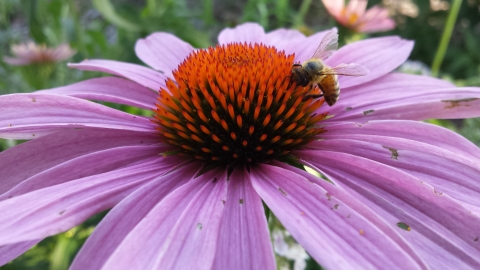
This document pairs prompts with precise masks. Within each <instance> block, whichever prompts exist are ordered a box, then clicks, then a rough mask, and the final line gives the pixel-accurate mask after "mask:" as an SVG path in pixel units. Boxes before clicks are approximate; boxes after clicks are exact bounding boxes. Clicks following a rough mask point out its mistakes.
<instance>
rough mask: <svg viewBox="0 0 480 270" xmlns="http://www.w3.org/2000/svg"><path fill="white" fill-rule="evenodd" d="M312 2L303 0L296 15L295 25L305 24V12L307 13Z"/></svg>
mask: <svg viewBox="0 0 480 270" xmlns="http://www.w3.org/2000/svg"><path fill="white" fill-rule="evenodd" d="M311 4H312V0H303V1H302V5H301V6H300V9H299V10H298V13H297V16H296V17H295V26H296V27H298V26H302V25H303V24H304V18H305V14H307V11H308V9H309V8H310V5H311Z"/></svg>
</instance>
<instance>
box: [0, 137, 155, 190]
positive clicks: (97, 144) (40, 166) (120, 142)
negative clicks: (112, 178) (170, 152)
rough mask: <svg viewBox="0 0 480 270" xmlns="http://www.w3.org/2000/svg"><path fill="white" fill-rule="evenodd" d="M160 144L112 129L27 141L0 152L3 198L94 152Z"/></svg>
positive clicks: (151, 139) (0, 187) (153, 138)
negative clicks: (29, 181)
mask: <svg viewBox="0 0 480 270" xmlns="http://www.w3.org/2000/svg"><path fill="white" fill-rule="evenodd" d="M157 142H158V137H157V135H155V134H149V133H143V132H142V133H139V132H133V131H126V130H111V129H75V130H66V131H61V132H58V133H55V134H52V135H48V136H45V137H42V138H38V139H36V140H32V141H28V142H25V143H22V144H20V145H17V146H15V147H14V148H10V149H8V150H6V151H3V152H0V168H2V169H1V170H0V179H2V184H1V185H0V194H3V193H4V192H6V191H8V190H9V189H11V188H13V187H14V186H16V185H18V184H19V183H21V182H22V181H24V180H25V179H28V178H30V177H33V176H34V175H37V174H40V173H42V172H44V171H45V170H48V169H50V168H53V167H55V166H58V165H60V164H62V163H66V162H68V161H70V160H75V159H76V158H78V157H81V156H84V155H88V154H90V153H93V152H97V151H102V150H105V149H109V148H115V147H121V146H141V145H151V144H155V143H157ZM32 153H35V155H32ZM85 171H88V169H85Z"/></svg>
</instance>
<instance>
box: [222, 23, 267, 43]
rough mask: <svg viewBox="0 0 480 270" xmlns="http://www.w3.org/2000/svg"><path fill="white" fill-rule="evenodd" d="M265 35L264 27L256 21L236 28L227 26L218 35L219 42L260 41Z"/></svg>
mask: <svg viewBox="0 0 480 270" xmlns="http://www.w3.org/2000/svg"><path fill="white" fill-rule="evenodd" d="M264 37H265V31H264V30H263V27H261V26H260V25H258V24H256V23H244V24H240V25H237V26H236V27H235V28H225V29H223V30H222V31H221V32H220V34H219V35H218V44H220V45H224V44H228V43H233V42H240V43H244V42H246V43H252V44H253V43H260V42H262V41H263V39H264Z"/></svg>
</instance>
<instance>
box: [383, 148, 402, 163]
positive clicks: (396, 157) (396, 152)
mask: <svg viewBox="0 0 480 270" xmlns="http://www.w3.org/2000/svg"><path fill="white" fill-rule="evenodd" d="M382 146H383V148H386V149H388V150H389V151H390V153H391V154H392V159H395V160H397V159H398V150H397V149H395V148H391V147H388V146H384V145H382Z"/></svg>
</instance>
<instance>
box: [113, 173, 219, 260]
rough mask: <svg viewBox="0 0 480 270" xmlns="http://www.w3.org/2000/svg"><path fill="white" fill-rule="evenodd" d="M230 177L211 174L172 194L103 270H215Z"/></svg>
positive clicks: (127, 238) (133, 232) (122, 244)
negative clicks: (227, 179)
mask: <svg viewBox="0 0 480 270" xmlns="http://www.w3.org/2000/svg"><path fill="white" fill-rule="evenodd" d="M226 178H227V175H226V172H224V171H219V170H211V171H209V172H207V173H205V174H203V175H201V176H199V177H197V178H195V179H192V180H190V181H189V182H188V183H186V184H185V185H183V186H181V187H180V188H177V189H176V190H175V191H173V192H171V193H170V194H169V195H168V196H167V197H166V198H165V199H163V200H162V201H161V202H160V203H159V204H158V205H157V206H155V207H154V208H153V209H152V210H151V211H150V213H148V214H147V215H146V216H145V217H144V218H143V220H142V221H141V222H140V223H139V224H138V225H137V226H136V227H135V228H134V229H133V230H132V231H131V232H130V233H129V234H128V235H127V237H126V238H125V239H124V240H123V242H122V243H121V244H120V246H119V247H118V248H117V249H116V250H115V252H114V253H113V254H112V256H110V258H109V259H108V261H107V262H106V264H105V265H104V268H105V269H157V268H164V269H210V268H211V266H212V264H213V260H214V257H215V251H216V250H217V241H218V237H219V235H218V233H219V229H220V225H221V221H222V215H223V211H224V208H225V206H224V204H223V201H225V200H226V195H227V189H226V184H227V181H226ZM138 243H142V245H141V246H138ZM132 247H135V249H133V250H132Z"/></svg>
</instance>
